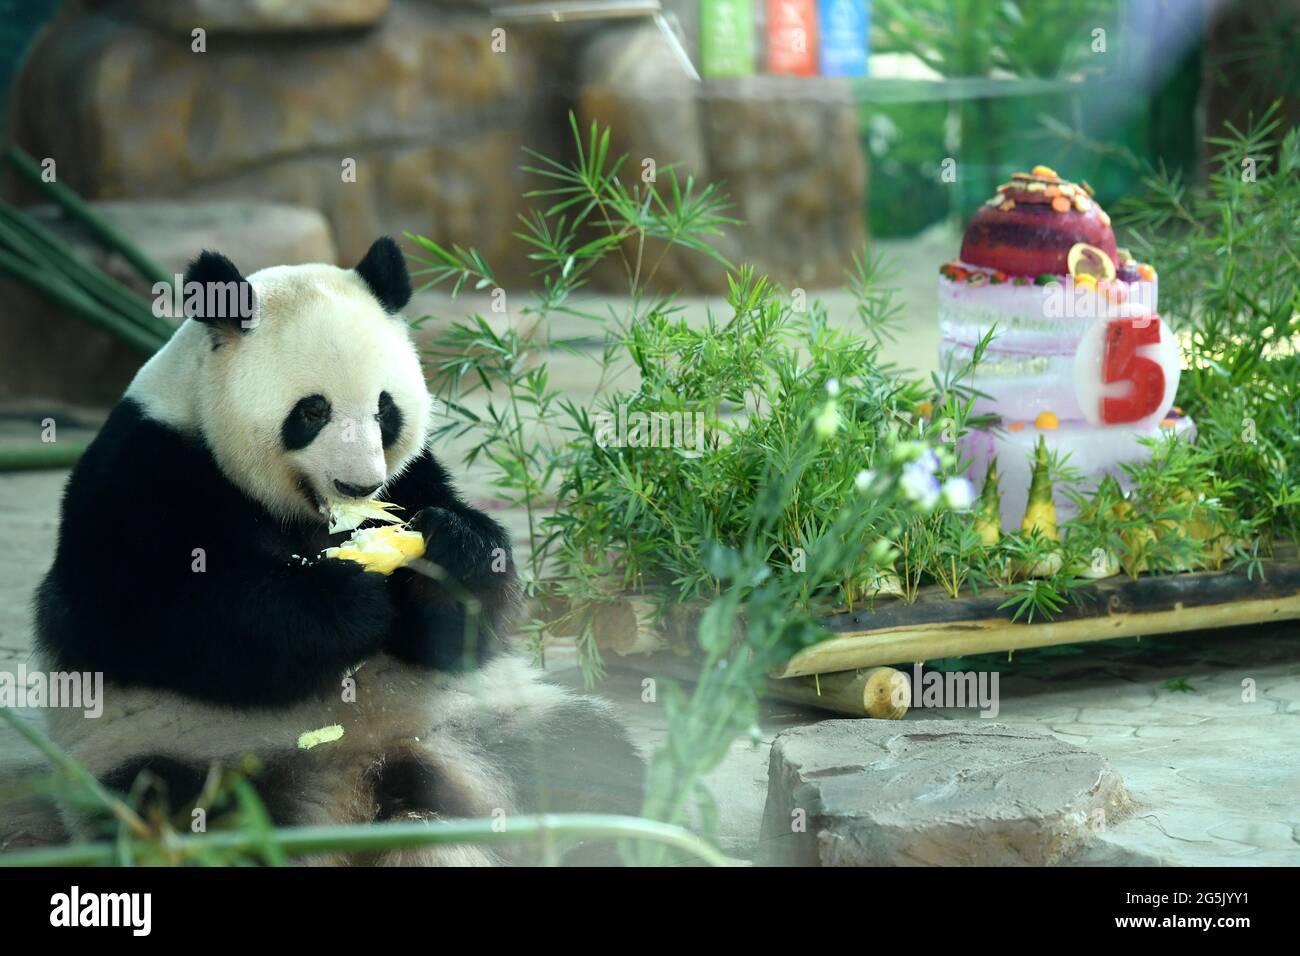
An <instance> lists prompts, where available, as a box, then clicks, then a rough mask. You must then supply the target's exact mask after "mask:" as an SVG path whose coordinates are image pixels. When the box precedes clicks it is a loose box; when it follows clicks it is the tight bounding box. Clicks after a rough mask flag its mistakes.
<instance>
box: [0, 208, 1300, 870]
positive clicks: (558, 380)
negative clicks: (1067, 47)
mask: <svg viewBox="0 0 1300 956" xmlns="http://www.w3.org/2000/svg"><path fill="white" fill-rule="evenodd" d="M952 248H955V240H953V239H952V238H951V237H950V236H945V235H943V234H941V233H936V234H932V235H931V236H927V237H923V238H922V239H920V240H917V241H913V242H910V243H907V244H906V245H902V246H899V247H897V248H896V249H895V250H894V251H895V253H896V261H897V262H899V264H900V266H901V272H900V276H899V282H900V285H901V286H902V288H903V291H904V296H905V300H906V302H907V303H908V309H907V316H908V319H907V322H908V327H907V328H906V329H905V330H904V334H903V335H902V337H901V338H900V341H899V342H898V343H896V344H895V345H894V346H892V347H891V348H890V349H889V352H888V354H889V355H890V356H891V357H893V358H894V359H895V360H896V361H897V362H898V363H899V364H900V365H903V366H905V367H911V368H916V369H918V370H922V371H924V370H927V369H928V368H929V367H930V366H931V365H932V362H933V359H932V356H934V354H935V351H936V347H937V338H938V336H937V331H936V330H935V329H934V322H933V318H932V317H933V315H934V297H933V288H934V274H935V263H937V262H939V261H942V259H943V258H944V257H946V256H948V255H949V254H950V252H951V249H952ZM836 301H837V303H838V304H840V305H842V304H843V301H842V300H838V299H837V300H836ZM472 305H473V303H471V306H472ZM511 305H512V308H517V307H518V306H519V305H522V303H511ZM425 307H426V308H428V309H429V310H430V311H432V312H435V313H436V314H439V315H442V316H446V315H450V314H452V313H453V312H454V310H455V309H456V307H454V306H451V305H449V304H448V303H446V302H445V301H443V300H440V299H426V300H425ZM480 307H481V306H480ZM702 308H703V305H702V303H693V304H692V311H693V312H694V313H695V314H697V315H698V314H701V312H702ZM583 328H585V327H584V326H582V325H581V324H578V323H574V324H572V325H568V324H567V323H557V324H556V326H555V327H553V328H552V333H553V334H557V335H569V334H575V333H576V332H578V331H579V330H580V329H583ZM592 369H593V366H592V365H591V364H590V363H587V362H585V361H582V360H580V359H578V358H574V357H571V356H567V355H559V354H557V355H555V356H554V362H553V368H552V377H553V382H554V384H555V385H557V386H558V387H560V388H562V389H563V390H564V391H565V392H566V394H569V395H571V396H573V398H574V399H575V401H578V402H581V401H582V400H583V399H585V398H588V397H589V396H590V395H591V392H592V388H593V385H594V377H593V372H592ZM41 407H42V406H30V407H18V406H13V407H9V408H0V442H3V441H34V440H36V438H37V436H38V435H39V431H38V425H37V424H36V421H37V418H38V417H39V416H38V415H36V414H35V412H36V410H37V409H38V408H41ZM101 414H102V413H101ZM94 419H95V413H94V412H93V411H92V412H89V413H87V414H86V416H85V417H84V418H83V421H84V422H86V423H88V424H91V425H92V426H93V423H94ZM59 420H60V435H59V437H60V440H61V441H77V440H84V439H85V437H86V436H87V435H89V434H91V431H90V430H86V429H81V430H79V429H78V428H77V427H76V424H77V416H75V415H73V414H71V413H70V412H66V411H65V412H64V413H63V414H61V415H60V418H59ZM450 457H453V458H454V457H455V456H454V452H453V453H452V455H451V456H450ZM482 477H483V475H482V474H481V473H476V474H473V475H471V476H469V478H468V480H467V481H465V482H464V485H465V487H467V488H469V489H473V490H475V491H477V492H478V494H477V495H476V497H478V498H479V499H480V500H482V501H484V502H485V503H490V491H489V489H488V487H487V485H486V484H485V482H483V481H482V480H481V479H482ZM65 478H66V472H61V471H54V472H33V473H18V474H0V541H3V542H4V546H3V547H0V669H5V670H12V669H13V668H14V667H15V666H16V665H17V664H18V663H19V662H21V661H24V660H25V659H27V657H28V655H29V653H30V648H31V612H30V598H31V594H32V591H33V589H34V587H35V586H36V584H37V582H38V580H39V578H40V576H41V574H42V573H43V572H44V570H45V568H46V567H47V566H48V565H49V562H50V559H51V557H52V554H53V548H54V541H55V532H56V528H57V518H58V501H59V494H60V491H61V488H62V485H63V482H64V480H65ZM500 514H501V517H502V518H503V519H504V520H505V521H506V523H507V524H508V525H510V527H511V528H512V530H513V531H514V532H515V534H516V536H517V537H518V536H519V535H520V533H521V532H522V531H523V529H524V525H523V519H522V515H520V514H517V513H515V512H512V511H508V510H507V511H501V513H500ZM105 558H106V559H109V560H111V556H105ZM1298 638H1300V626H1297V625H1296V624H1295V623H1291V624H1283V625H1272V626H1261V627H1256V628H1247V629H1239V630H1234V631H1220V632H1217V633H1214V634H1197V635H1182V636H1177V637H1169V638H1155V639H1148V640H1146V641H1144V642H1133V641H1124V642H1117V643H1114V644H1110V645H1096V646H1093V647H1090V648H1088V650H1087V651H1086V652H1084V653H1079V654H1074V655H1071V654H1068V653H1067V654H1062V655H1056V656H1050V657H1044V656H1041V655H1040V656H1037V657H1029V656H1027V655H1021V656H1020V660H1019V661H1017V662H1014V663H1011V664H1006V665H1003V666H1002V684H1001V713H1000V714H999V716H998V719H999V720H1002V721H1005V722H1007V723H1011V724H1015V725H1018V726H1024V727H1032V728H1035V729H1038V730H1041V731H1045V732H1049V733H1052V734H1055V735H1057V736H1059V737H1061V738H1062V739H1063V740H1067V741H1070V742H1073V743H1076V744H1079V745H1080V746H1083V747H1085V748H1088V749H1091V750H1095V751H1097V752H1099V753H1101V754H1103V755H1105V756H1106V757H1107V758H1109V760H1110V761H1111V763H1112V764H1113V766H1114V767H1115V768H1116V769H1117V770H1118V771H1119V772H1120V774H1121V775H1122V776H1123V778H1124V779H1125V781H1126V782H1127V784H1128V786H1129V789H1130V790H1131V791H1132V793H1133V795H1134V796H1135V797H1136V798H1137V801H1138V804H1139V805H1138V808H1137V809H1136V810H1135V812H1134V813H1132V814H1131V815H1130V816H1129V817H1127V818H1126V819H1124V820H1122V821H1119V822H1117V823H1112V824H1111V825H1110V826H1109V828H1108V829H1107V830H1106V832H1105V833H1104V834H1103V835H1102V837H1101V839H1100V840H1099V842H1098V844H1097V846H1096V847H1095V848H1094V849H1093V850H1092V851H1091V852H1090V854H1089V855H1088V857H1087V861H1089V862H1104V863H1142V862H1158V863H1168V864H1180V865H1196V864H1250V865H1281V864H1290V865H1296V864H1300V639H1298ZM570 662H571V656H570V655H569V654H567V653H566V652H565V651H564V650H563V649H562V648H557V649H556V650H555V651H554V652H553V653H551V654H550V655H549V666H550V668H551V669H552V671H553V672H554V673H555V675H556V677H557V678H558V679H560V680H564V681H567V682H574V683H576V682H577V681H578V677H577V674H576V671H575V670H574V668H573V667H572V666H571V664H570ZM601 691H602V692H603V693H605V694H606V695H608V696H609V697H611V698H612V699H613V700H614V701H615V702H616V703H617V704H618V705H619V707H620V708H621V709H622V711H623V712H624V713H625V715H626V717H627V720H628V722H629V724H630V725H631V727H632V728H633V732H634V735H635V737H636V740H637V741H638V743H639V744H640V745H641V746H642V747H643V749H645V750H646V751H647V752H649V751H651V750H653V749H654V748H655V747H657V746H659V745H660V744H661V743H662V741H663V739H664V720H663V715H662V712H661V710H660V708H659V705H657V704H643V703H641V702H640V696H641V695H640V677H639V676H636V675H631V674H618V673H616V674H614V676H612V677H611V678H610V679H609V680H608V681H607V682H606V683H605V684H604V685H603V686H602V687H601ZM1251 691H1253V694H1252V693H1251ZM660 699H661V700H662V696H661V697H660ZM23 716H24V717H25V718H27V719H33V718H34V717H35V715H34V714H32V713H26V714H24V715H23ZM820 716H824V715H818V714H816V713H814V712H811V711H807V710H804V709H801V708H798V707H796V706H794V705H788V704H774V705H770V706H768V707H767V708H766V710H765V713H764V717H763V721H762V728H761V729H762V733H761V739H760V740H759V741H758V742H757V743H753V744H751V743H749V742H740V743H737V744H736V745H735V746H734V747H733V748H732V750H731V753H730V755H729V756H728V758H727V760H726V761H725V762H724V764H723V765H722V766H721V767H720V768H719V769H718V770H717V771H716V772H715V773H713V774H712V775H711V777H710V781H709V782H710V785H711V787H712V789H713V790H714V793H715V796H716V798H717V802H718V804H719V807H720V810H721V827H722V833H721V838H722V842H723V844H724V848H725V849H727V850H729V851H731V852H733V853H735V854H737V855H744V856H748V855H750V854H752V852H753V850H754V846H755V841H756V840H757V835H758V827H759V819H760V816H761V812H762V806H763V799H764V794H765V789H766V773H767V757H768V748H769V746H770V743H771V740H772V738H773V736H774V735H775V734H776V733H778V732H779V731H780V730H781V729H783V728H785V727H789V726H794V725H797V724H799V723H804V722H809V721H812V720H816V719H819V717H820ZM935 716H940V717H952V718H971V717H973V716H974V714H973V712H970V711H967V712H955V711H917V710H914V711H913V712H912V713H911V714H909V717H908V718H907V719H915V718H921V717H935ZM28 762H30V755H29V753H28V751H27V748H26V745H25V744H24V743H23V741H21V740H20V739H18V738H17V736H16V735H15V734H13V732H12V731H9V730H8V728H5V727H0V768H4V767H8V768H10V769H12V767H13V766H14V764H15V763H28ZM22 788H23V784H22V783H21V780H20V778H18V777H16V776H15V775H14V774H12V773H6V772H5V770H4V769H0V846H3V845H4V843H5V840H6V835H7V834H12V832H13V831H14V830H15V829H20V828H22V827H23V826H24V825H28V824H30V823H31V822H32V820H33V819H35V818H33V817H29V816H26V815H24V814H23V813H22V811H21V810H20V809H15V808H14V805H13V804H12V803H9V804H8V805H7V807H8V808H7V809H6V804H5V803H4V801H5V799H6V797H8V798H12V797H13V796H14V794H15V793H17V792H19V791H20V790H22Z"/></svg>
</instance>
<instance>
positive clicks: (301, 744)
mask: <svg viewBox="0 0 1300 956" xmlns="http://www.w3.org/2000/svg"><path fill="white" fill-rule="evenodd" d="M342 736H343V725H342V724H330V725H329V726H328V727H322V728H321V729H320V730H309V731H307V732H306V733H304V734H299V735H298V749H299V750H311V748H312V747H319V746H320V745H321V744H332V743H333V742H334V741H336V740H339V739H340V738H342Z"/></svg>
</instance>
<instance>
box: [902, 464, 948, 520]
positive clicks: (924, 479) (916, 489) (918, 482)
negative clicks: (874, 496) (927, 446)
mask: <svg viewBox="0 0 1300 956" xmlns="http://www.w3.org/2000/svg"><path fill="white" fill-rule="evenodd" d="M898 487H899V488H901V489H902V490H903V494H904V495H906V496H907V500H908V501H911V502H912V503H914V504H917V505H920V507H921V509H922V510H923V511H929V510H930V509H932V508H933V507H934V506H935V505H937V504H938V503H939V481H938V479H936V478H935V477H934V472H933V471H931V470H929V469H927V468H926V467H925V464H924V463H923V462H920V461H914V462H912V463H911V464H910V465H906V466H905V467H904V468H903V474H902V477H901V478H900V479H899V481H898Z"/></svg>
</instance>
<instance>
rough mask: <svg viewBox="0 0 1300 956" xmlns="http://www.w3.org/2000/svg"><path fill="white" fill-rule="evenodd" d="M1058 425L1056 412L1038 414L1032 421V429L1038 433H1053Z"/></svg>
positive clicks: (1058, 420) (1059, 422)
mask: <svg viewBox="0 0 1300 956" xmlns="http://www.w3.org/2000/svg"><path fill="white" fill-rule="evenodd" d="M1060 425H1061V420H1060V419H1059V418H1057V417H1056V412H1039V413H1038V417H1037V418H1035V419H1034V427H1035V428H1037V429H1039V430H1040V431H1055V430H1056V429H1057V428H1059V427H1060Z"/></svg>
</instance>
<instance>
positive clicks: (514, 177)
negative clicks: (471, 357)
mask: <svg viewBox="0 0 1300 956" xmlns="http://www.w3.org/2000/svg"><path fill="white" fill-rule="evenodd" d="M491 28H492V20H491V18H490V17H488V16H487V15H485V14H478V13H471V12H456V13H448V12H447V11H445V10H440V9H438V8H436V7H434V6H433V5H426V4H422V3H401V4H396V5H394V6H393V7H392V9H391V10H390V11H389V14H388V15H387V16H385V17H383V19H382V20H380V22H379V24H378V25H377V27H376V28H375V29H373V30H368V31H364V32H361V33H347V34H330V35H320V36H311V37H305V38H301V39H299V40H296V41H295V42H293V43H290V44H286V43H283V42H282V41H270V40H261V39H259V38H239V39H238V40H237V41H234V40H232V41H229V42H210V43H209V44H208V51H207V52H206V53H204V54H194V53H191V52H190V48H189V42H188V38H187V37H176V36H174V35H171V34H168V33H160V32H158V31H156V30H153V29H150V28H148V27H146V26H143V25H141V24H139V23H138V22H133V21H130V20H123V19H119V18H114V17H111V16H108V15H106V14H102V13H93V12H92V13H73V14H69V15H65V16H63V17H61V18H60V19H59V20H58V21H56V22H55V23H54V24H53V25H52V26H51V27H50V28H48V29H47V31H46V32H45V33H44V34H43V36H42V37H41V38H40V39H39V40H38V42H37V45H36V47H35V48H34V49H33V51H32V53H31V55H30V56H29V57H28V58H27V60H26V62H25V65H24V69H23V71H22V74H21V75H20V77H19V79H18V81H17V84H16V95H15V98H14V103H15V104H16V105H15V115H14V116H13V128H14V138H15V140H16V141H17V142H18V143H19V144H20V145H22V146H23V147H24V148H26V149H27V150H28V151H29V152H31V153H32V154H33V155H34V156H37V157H38V158H45V157H51V158H54V159H55V160H56V162H57V173H58V176H59V177H60V179H61V180H62V181H64V182H66V183H67V184H68V185H70V186H72V187H73V188H75V189H77V190H78V191H79V192H81V193H82V194H83V195H85V196H87V197H89V198H136V197H143V196H148V197H160V196H162V197H169V198H205V199H206V198H246V199H257V198H261V199H266V200H272V201H286V202H291V203H294V204H299V205H307V206H312V207H315V208H319V209H321V210H323V211H324V212H325V214H326V215H327V217H328V218H329V219H330V222H331V225H332V228H333V231H334V238H335V245H336V247H337V250H338V254H339V256H340V260H341V262H343V263H345V264H349V265H350V264H351V263H353V262H355V261H356V259H357V258H359V257H360V256H361V255H364V253H365V250H366V249H367V248H368V247H369V245H370V243H371V242H372V241H373V240H374V238H375V236H376V235H378V234H380V233H388V234H391V235H394V236H396V237H400V236H401V234H402V232H403V231H404V230H407V229H410V230H413V231H419V232H424V233H427V234H431V235H432V236H433V237H434V238H436V239H437V240H438V241H440V242H444V243H447V244H451V243H460V244H463V245H476V246H479V247H480V249H481V251H482V252H483V253H484V255H485V256H487V257H488V259H489V261H491V262H497V261H503V260H504V256H502V255H501V254H502V252H503V249H504V247H505V245H506V244H507V243H509V244H510V246H511V248H512V255H513V254H514V251H516V250H514V249H513V247H514V242H513V240H512V239H510V232H511V231H512V230H513V229H514V228H515V227H516V225H517V222H516V218H515V217H516V213H517V212H518V211H520V210H521V209H522V208H523V207H522V204H521V200H520V195H521V193H522V192H523V191H525V189H526V188H527V185H526V183H525V180H524V177H523V174H522V173H520V172H519V170H518V167H519V165H520V163H521V162H522V161H523V159H524V156H523V155H522V154H521V153H520V151H519V147H520V146H521V145H523V144H525V143H528V144H530V145H534V146H537V147H538V148H542V149H546V148H548V147H549V146H550V143H549V142H548V139H547V135H545V134H543V133H539V132H537V130H536V129H535V127H538V126H543V125H546V124H543V123H542V122H541V121H540V120H539V119H537V116H538V114H539V112H540V111H539V110H538V108H537V98H538V96H539V95H540V94H539V92H538V90H539V89H540V84H539V83H537V81H536V76H535V62H534V58H533V57H532V56H531V55H530V54H529V53H528V51H527V50H526V49H525V48H524V44H522V43H520V42H516V43H514V44H511V45H510V46H509V48H508V50H509V52H508V53H505V54H497V53H494V52H492V49H491ZM272 43H273V44H274V45H271V44H272ZM352 167H355V177H354V179H355V181H352V180H353V177H352V174H351V168H352ZM517 258H522V257H521V256H519V257H517ZM527 269H528V264H527V263H526V262H523V263H521V271H522V272H524V273H526V272H527Z"/></svg>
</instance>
